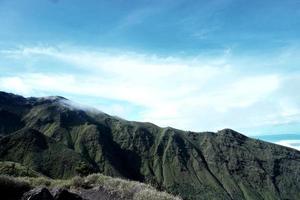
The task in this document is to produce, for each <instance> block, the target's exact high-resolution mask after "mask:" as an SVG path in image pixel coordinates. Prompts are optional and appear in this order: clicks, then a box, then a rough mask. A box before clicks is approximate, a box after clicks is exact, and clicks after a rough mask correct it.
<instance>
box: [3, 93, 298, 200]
mask: <svg viewBox="0 0 300 200" xmlns="http://www.w3.org/2000/svg"><path fill="white" fill-rule="evenodd" d="M0 111H1V112H2V113H4V114H3V116H4V117H3V119H4V118H5V116H6V115H7V116H9V117H10V118H12V119H14V120H8V121H5V120H3V121H2V120H1V121H0V127H1V130H2V132H0V134H1V135H2V137H3V138H2V139H0V145H1V146H0V159H1V160H10V161H16V162H20V161H19V160H20V159H21V160H22V162H21V163H22V164H24V165H29V166H30V167H32V168H33V169H34V170H36V171H38V172H41V173H43V174H45V175H47V176H50V177H53V178H59V177H68V176H72V175H74V174H75V173H76V170H75V168H76V164H77V165H78V162H81V163H84V166H85V168H88V170H85V172H87V173H88V171H89V170H90V172H92V171H96V172H101V173H104V174H106V175H111V176H118V177H125V178H128V179H132V180H139V181H144V182H147V183H151V184H152V185H155V186H156V187H157V188H161V189H166V190H167V191H169V192H172V193H174V194H180V195H181V196H182V197H183V198H185V199H191V200H193V199H300V192H299V191H300V182H299V178H300V153H299V152H298V151H296V150H293V149H290V148H286V147H282V146H278V145H275V144H270V143H266V142H262V141H258V140H254V139H250V138H247V137H246V136H244V135H242V134H240V133H237V132H235V131H233V130H230V129H224V130H222V131H219V132H217V133H211V132H203V133H195V132H186V131H181V130H177V129H173V128H160V127H158V126H155V125H154V124H151V123H140V122H130V121H126V120H123V119H119V118H116V117H112V116H109V115H107V114H105V113H101V112H95V111H91V110H81V109H77V108H75V107H74V106H71V104H70V103H69V101H68V100H66V99H64V98H62V97H50V98H28V99H26V98H23V97H21V96H17V95H13V94H7V93H0ZM5 113H9V114H5ZM12 116H13V117H12ZM17 130H21V131H17ZM28 131H29V133H28ZM28 134H29V135H30V137H33V138H35V137H38V138H40V140H41V141H42V140H45V141H47V142H44V143H46V144H47V148H48V149H49V148H50V149H51V147H52V146H53V149H55V150H57V151H56V152H57V153H54V155H55V156H56V157H55V156H54V157H49V153H48V151H49V150H47V151H45V150H40V149H43V148H45V147H39V145H40V142H36V143H35V145H36V146H38V147H34V148H33V147H32V148H27V146H28V145H29V144H31V143H32V142H31V141H32V140H28V139H27V138H28ZM24 140H25V141H29V142H28V145H23V146H22V145H20V144H19V143H20V141H24ZM35 141H38V139H36V140H35ZM41 143H42V142H41ZM12 144H14V145H12ZM16 144H17V146H18V148H17V149H14V146H16ZM22 144H23V143H22ZM26 144H27V143H26ZM54 145H59V148H58V147H54ZM29 146H30V145H29ZM18 149H22V150H19V151H18ZM37 149H38V150H37ZM25 150H26V153H24V154H22V153H19V152H22V151H25ZM50 152H51V150H50ZM59 152H64V153H59ZM26 155H31V157H28V156H26ZM51 155H53V154H51ZM24 157H27V158H26V159H24ZM37 158H38V159H39V160H40V159H41V160H50V161H52V160H55V163H49V164H47V167H45V166H43V165H41V164H40V162H36V161H35V160H36V159H37ZM71 158H72V159H71ZM66 159H67V160H68V161H67V162H68V163H69V164H70V165H71V166H68V167H66V168H64V167H62V166H64V163H65V162H66ZM53 162H54V161H53ZM57 166H60V167H57ZM86 166H88V167H86ZM77 167H78V166H77Z"/></svg>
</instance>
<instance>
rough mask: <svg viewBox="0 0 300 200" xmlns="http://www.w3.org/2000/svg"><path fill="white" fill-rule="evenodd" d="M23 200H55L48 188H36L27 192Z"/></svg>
mask: <svg viewBox="0 0 300 200" xmlns="http://www.w3.org/2000/svg"><path fill="white" fill-rule="evenodd" d="M22 200H54V199H53V196H52V195H51V193H50V192H49V190H48V189H46V188H34V189H32V190H30V191H29V192H26V193H25V194H24V195H23V197H22Z"/></svg>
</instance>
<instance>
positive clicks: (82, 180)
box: [0, 174, 181, 200]
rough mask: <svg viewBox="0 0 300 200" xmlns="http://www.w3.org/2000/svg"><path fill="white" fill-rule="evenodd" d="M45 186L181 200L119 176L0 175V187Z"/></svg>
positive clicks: (143, 199) (134, 197)
mask: <svg viewBox="0 0 300 200" xmlns="http://www.w3.org/2000/svg"><path fill="white" fill-rule="evenodd" d="M7 183H9V184H10V185H17V186H18V187H20V186H24V187H25V186H26V187H28V186H30V187H31V188H34V187H41V186H44V187H47V188H57V187H58V188H66V189H71V190H77V189H80V188H84V189H91V188H94V187H103V188H104V189H105V190H106V191H108V192H110V193H116V194H118V195H119V196H120V197H121V198H122V199H132V200H181V198H180V197H175V196H173V195H170V194H168V193H166V192H161V191H157V190H156V189H155V188H154V187H152V186H150V185H147V184H144V183H140V182H136V181H129V180H124V179H120V178H112V177H109V176H104V175H102V174H91V175H89V176H86V177H79V176H76V177H74V178H72V179H69V180H60V179H50V178H46V177H17V178H12V177H8V176H0V187H1V186H2V185H3V184H6V185H7Z"/></svg>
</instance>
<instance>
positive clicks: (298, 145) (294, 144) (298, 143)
mask: <svg viewBox="0 0 300 200" xmlns="http://www.w3.org/2000/svg"><path fill="white" fill-rule="evenodd" d="M276 144H279V145H282V146H286V147H290V148H293V149H297V150H299V151H300V140H280V141H278V142H276Z"/></svg>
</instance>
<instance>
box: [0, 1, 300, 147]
mask: <svg viewBox="0 0 300 200" xmlns="http://www.w3.org/2000/svg"><path fill="white" fill-rule="evenodd" d="M0 26H1V29H2V30H1V32H0V70H1V75H0V90H1V91H5V92H11V93H14V94H18V95H22V96H25V97H29V96H35V97H42V96H52V95H54V96H56V95H58V96H63V97H65V98H67V99H70V100H71V101H74V102H78V103H80V104H83V105H87V106H92V107H95V108H96V109H99V110H100V111H103V112H105V113H108V114H110V115H116V116H119V117H121V118H124V119H127V120H133V121H149V122H151V123H155V124H157V125H159V126H163V127H164V126H171V127H174V128H178V129H183V130H190V131H197V132H200V131H216V130H219V129H223V128H231V129H234V130H237V131H238V132H241V133H243V134H245V135H247V136H250V137H254V138H266V140H267V141H270V142H274V143H278V144H284V145H285V146H289V147H293V148H296V149H298V150H300V131H299V130H300V95H299V94H298V91H299V89H300V67H299V65H300V53H299V52H300V38H299V35H300V1H298V0H288V1H284V2H282V1H270V0H267V1H263V2H261V1H258V0H255V1H251V2H246V1H236V0H222V1H218V0H214V1H209V2H206V1H181V0H175V1H174V0H173V1H170V0H166V1H148V0H143V1H133V2H131V3H128V2H126V1H122V0H113V1H109V2H106V1H94V0H91V1H89V2H81V1H79V0H75V1H72V2H71V1H68V0H48V1H38V0H28V1H26V2H19V1H16V0H2V1H0Z"/></svg>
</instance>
